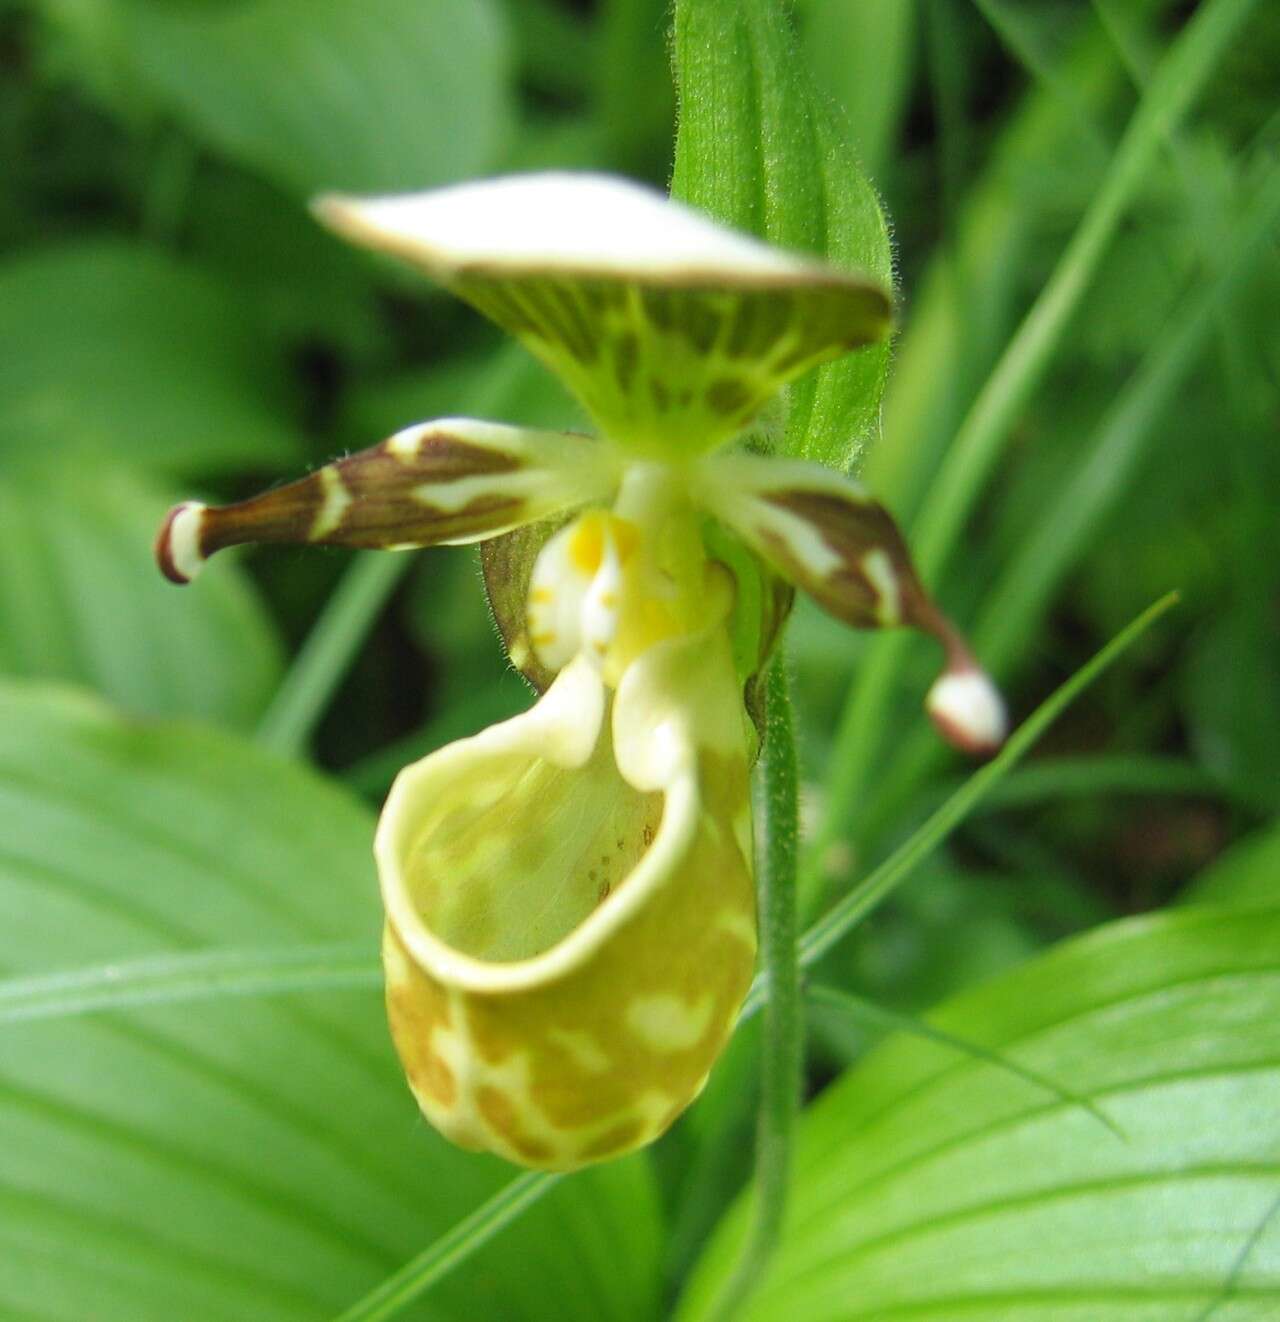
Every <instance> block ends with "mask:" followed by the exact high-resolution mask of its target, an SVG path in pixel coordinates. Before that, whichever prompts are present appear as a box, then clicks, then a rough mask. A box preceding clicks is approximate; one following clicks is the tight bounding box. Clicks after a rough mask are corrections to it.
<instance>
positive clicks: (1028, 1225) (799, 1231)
mask: <svg viewBox="0 0 1280 1322" xmlns="http://www.w3.org/2000/svg"><path fill="white" fill-rule="evenodd" d="M1277 950H1280V913H1258V912H1253V913H1247V914H1245V913H1240V912H1238V911H1229V910H1218V909H1202V910H1186V911H1184V912H1182V913H1178V914H1174V915H1162V916H1158V917H1154V918H1148V919H1143V920H1137V921H1132V922H1125V923H1118V924H1114V925H1111V926H1109V927H1107V928H1103V929H1100V930H1098V931H1095V932H1094V933H1091V934H1090V935H1089V936H1087V937H1085V938H1083V939H1081V940H1077V941H1072V942H1068V943H1067V944H1065V945H1063V946H1061V947H1059V948H1057V949H1055V950H1053V951H1051V952H1050V953H1049V954H1047V955H1045V956H1044V957H1042V958H1040V959H1037V960H1035V961H1034V962H1033V963H1031V964H1029V965H1026V966H1025V967H1023V968H1021V969H1019V970H1017V971H1016V972H1014V973H1012V974H1010V975H1007V976H1005V977H1002V978H1000V979H997V980H995V981H993V982H991V983H989V984H987V985H986V986H985V987H982V988H980V989H978V990H976V991H973V992H971V993H968V994H966V995H963V996H961V997H959V998H957V999H956V1000H953V1001H951V1002H950V1003H948V1005H947V1006H946V1007H944V1009H942V1010H941V1011H939V1012H938V1014H937V1015H936V1016H934V1018H933V1022H934V1023H935V1024H936V1025H937V1027H939V1028H941V1029H943V1030H945V1031H946V1032H949V1033H952V1034H955V1035H958V1036H963V1037H965V1038H967V1039H969V1040H972V1041H976V1042H979V1043H981V1044H982V1045H983V1046H984V1047H986V1048H988V1049H993V1050H998V1051H1000V1052H1001V1053H1002V1054H1004V1055H1006V1056H1009V1057H1010V1058H1012V1059H1015V1060H1016V1061H1018V1062H1019V1063H1021V1064H1022V1065H1024V1066H1027V1067H1030V1068H1033V1069H1035V1070H1037V1071H1039V1072H1041V1073H1043V1074H1046V1075H1049V1076H1051V1077H1054V1078H1059V1079H1068V1080H1070V1082H1071V1085H1072V1087H1073V1088H1074V1089H1075V1090H1076V1091H1077V1092H1079V1093H1081V1094H1084V1095H1087V1096H1089V1097H1091V1098H1092V1099H1093V1100H1094V1101H1095V1102H1096V1103H1097V1104H1098V1105H1099V1106H1100V1107H1101V1108H1102V1109H1103V1110H1104V1111H1105V1112H1106V1113H1107V1114H1108V1115H1109V1116H1110V1117H1111V1118H1112V1120H1114V1121H1115V1122H1116V1123H1117V1124H1118V1125H1119V1126H1120V1128H1121V1129H1122V1130H1123V1131H1124V1132H1125V1134H1127V1135H1128V1138H1129V1141H1128V1142H1124V1141H1121V1140H1119V1139H1113V1138H1110V1137H1108V1136H1107V1135H1106V1134H1105V1133H1104V1132H1103V1131H1101V1130H1100V1129H1099V1128H1098V1126H1097V1124H1096V1123H1095V1122H1094V1121H1093V1120H1092V1118H1090V1117H1089V1116H1087V1115H1086V1114H1083V1113H1082V1112H1081V1111H1080V1109H1079V1108H1078V1107H1075V1106H1070V1105H1063V1104H1062V1103H1061V1102H1060V1101H1057V1100H1049V1099H1047V1098H1046V1096H1045V1093H1044V1091H1043V1090H1042V1089H1039V1088H1036V1087H1033V1086H1032V1085H1030V1084H1025V1083H1023V1082H1021V1081H1018V1080H1014V1079H1011V1078H1010V1077H1009V1075H1008V1073H1007V1072H1006V1071H1005V1070H1003V1069H1001V1068H999V1067H997V1066H994V1065H991V1064H987V1063H984V1062H981V1061H978V1060H975V1059H968V1060H960V1059H958V1058H957V1057H956V1056H955V1054H954V1053H953V1052H951V1051H950V1050H948V1049H947V1048H944V1047H940V1046H936V1045H933V1044H929V1043H927V1042H923V1041H920V1040H918V1039H910V1038H905V1037H902V1036H897V1037H894V1038H892V1039H890V1040H889V1041H888V1042H887V1043H886V1044H885V1045H884V1046H883V1047H881V1048H880V1049H878V1050H877V1051H875V1052H874V1053H873V1054H872V1055H871V1056H869V1057H868V1058H867V1060H866V1061H865V1062H864V1063H863V1064H862V1065H860V1066H859V1067H857V1068H855V1069H853V1070H851V1071H849V1072H848V1073H847V1074H846V1075H845V1076H843V1077H842V1078H841V1079H840V1080H839V1081H838V1082H837V1083H836V1084H835V1085H833V1086H832V1087H831V1088H830V1089H828V1091H827V1092H826V1093H825V1094H823V1096H822V1097H821V1098H820V1099H819V1100H818V1102H817V1103H816V1104H815V1105H814V1106H813V1107H812V1108H811V1110H810V1112H809V1113H808V1115H807V1116H806V1119H805V1123H804V1126H803V1130H802V1142H801V1148H800V1153H799V1157H798V1164H797V1176H796V1183H795V1186H794V1190H793V1210H792V1214H791V1216H790V1219H789V1221H788V1229H787V1235H786V1238H785V1240H784V1242H783V1245H782V1247H781V1248H780V1250H779V1252H778V1255H777V1258H776V1259H775V1266H774V1268H773V1270H772V1271H771V1272H770V1274H769V1275H768V1277H767V1278H766V1279H765V1281H764V1282H763V1284H762V1286H761V1289H760V1293H759V1294H758V1295H757V1296H756V1298H755V1300H754V1301H753V1302H752V1304H751V1305H750V1306H749V1307H747V1308H746V1309H744V1310H743V1311H742V1314H741V1319H742V1322H763V1320H764V1319H774V1318H779V1319H794V1318H798V1317H802V1318H804V1319H805V1322H828V1320H831V1322H835V1319H839V1322H858V1320H861V1319H867V1320H868V1322H870V1319H875V1320H876V1322H880V1320H881V1319H887V1318H897V1317H902V1318H911V1319H915V1320H916V1322H959V1320H960V1319H976V1318H982V1319H984V1322H1078V1320H1079V1322H1083V1320H1084V1319H1088V1322H1147V1320H1148V1319H1151V1320H1152V1322H1154V1320H1155V1319H1160V1322H1198V1319H1201V1318H1204V1317H1206V1316H1207V1315H1208V1313H1207V1310H1208V1309H1209V1308H1211V1307H1213V1306H1214V1305H1215V1304H1217V1303H1219V1301H1220V1307H1219V1308H1217V1309H1216V1311H1215V1312H1214V1313H1213V1316H1214V1317H1215V1319H1218V1320H1219V1322H1224V1320H1225V1319H1232V1318H1238V1319H1242V1320H1243V1319H1246V1318H1259V1319H1261V1318H1262V1317H1264V1316H1270V1315H1271V1313H1272V1312H1274V1311H1275V1309H1276V1308H1277V1306H1278V1305H1280V1258H1278V1257H1277V1253H1276V1249H1277V1245H1280V1234H1278V1233H1277V1231H1280V1227H1277V1226H1276V1225H1275V1224H1274V1221H1273V1220H1269V1217H1270V1216H1271V1214H1272V1213H1273V1211H1274V1209H1275V1207H1276V1195H1277V1190H1278V1189H1280V1167H1278V1166H1277V1164H1276V1158H1277V1152H1278V1151H1280V1021H1278V1020H1277V1018H1276V1015H1275V1004H1276V997H1277V995H1278V994H1280V960H1278V959H1277ZM742 1211H743V1209H742V1208H741V1207H739V1208H738V1209H736V1211H735V1214H734V1215H733V1216H732V1218H731V1219H730V1221H729V1222H728V1224H727V1225H726V1226H725V1227H723V1228H722V1233H721V1234H720V1235H719V1237H718V1238H717V1240H716V1241H715V1243H714V1244H713V1247H712V1249H711V1251H710V1252H709V1253H708V1255H707V1257H706V1259H705V1260H704V1263H703V1265H702V1268H701V1270H700V1271H699V1273H698V1274H697V1276H696V1277H695V1283H694V1286H693V1288H692V1290H691V1292H690V1295H689V1297H688V1298H687V1300H686V1301H685V1306H684V1307H683V1308H682V1309H681V1310H680V1313H679V1316H680V1317H681V1318H682V1319H690V1318H697V1317H701V1316H704V1307H705V1305H706V1303H707V1301H708V1300H709V1299H710V1298H711V1297H712V1295H713V1292H714V1290H715V1288H716V1286H717V1285H718V1283H719V1281H720V1280H721V1279H722V1278H723V1275H724V1273H725V1271H726V1269H727V1268H728V1266H729V1264H730V1263H731V1262H732V1260H733V1258H732V1253H733V1247H734V1244H735V1243H736V1241H737V1239H738V1238H739V1236H740V1234H741V1231H742V1227H743V1223H744V1218H743V1215H742ZM1259 1232H1261V1233H1259ZM1245 1250H1249V1252H1248V1253H1247V1255H1246V1253H1245Z"/></svg>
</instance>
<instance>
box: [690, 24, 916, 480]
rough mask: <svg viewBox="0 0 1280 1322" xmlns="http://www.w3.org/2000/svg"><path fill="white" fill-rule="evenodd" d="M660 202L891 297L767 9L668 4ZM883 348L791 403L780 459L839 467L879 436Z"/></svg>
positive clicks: (825, 375)
mask: <svg viewBox="0 0 1280 1322" xmlns="http://www.w3.org/2000/svg"><path fill="white" fill-rule="evenodd" d="M675 60H676V74H677V82H678V84H679V90H680V132H679V136H678V138H677V141H676V164H675V175H674V178H673V179H672V185H671V191H672V195H673V196H675V197H678V198H680V199H681V200H682V201H685V202H688V203H690V204H691V205H693V206H696V207H699V208H701V209H702V210H704V211H707V212H709V213H710V214H711V215H712V216H714V217H715V218H716V219H717V220H720V221H722V222H724V223H725V224H729V225H733V226H735V227H736V228H738V229H744V230H747V231H748V232H750V233H754V234H758V235H761V236H762V237H764V238H766V239H768V240H770V241H771V242H773V243H777V244H781V245H783V246H784V247H788V248H794V249H798V250H801V251H806V252H812V253H817V254H820V255H822V256H824V257H826V258H827V259H828V260H829V261H830V262H831V263H832V264H834V265H836V266H840V267H844V268H847V269H851V270H860V271H863V272H864V273H865V274H867V275H868V276H870V277H871V278H872V279H873V280H876V281H878V282H879V283H881V284H882V285H883V286H884V287H885V288H886V289H888V288H891V287H892V284H893V262H892V251H891V248H890V243H889V232H888V226H887V222H886V220H885V216H884V213H883V211H882V210H881V208H880V203H879V199H878V198H877V197H876V194H875V190H874V189H873V188H872V187H871V185H870V183H869V182H868V181H867V179H866V178H865V176H864V175H863V174H862V172H861V170H860V169H859V168H858V164H857V162H856V160H855V159H854V157H853V154H852V152H851V150H850V149H849V147H848V144H847V143H846V142H845V141H844V139H843V137H842V136H841V134H840V132H839V130H838V129H837V127H836V126H835V124H834V122H833V120H832V118H831V116H830V114H829V113H828V111H827V110H826V108H825V106H824V105H823V104H822V103H821V102H820V101H819V99H818V98H817V96H816V95H815V92H814V89H813V87H812V85H811V83H810V81H809V80H808V78H807V77H806V75H805V74H804V72H803V70H802V65H801V63H800V61H799V58H798V56H797V54H796V52H795V50H794V48H793V42H792V40H791V34H790V33H789V31H788V30H787V25H786V21H785V19H784V16H783V9H782V6H781V5H780V4H777V3H775V0H680V3H678V4H677V5H676V13H675ZM888 357H889V346H888V343H887V341H882V342H881V343H880V344H878V345H874V346H872V347H871V348H869V349H864V350H862V351H860V352H859V353H857V354H853V355H847V356H846V357H844V358H841V359H838V360H837V361H835V362H833V363H829V364H827V365H826V366H825V367H822V368H820V369H819V370H818V372H817V373H815V374H814V375H812V376H810V377H808V378H806V379H804V380H802V381H800V382H797V383H796V384H794V385H793V386H792V387H791V388H790V390H789V407H788V417H787V427H786V435H785V439H784V440H783V443H782V447H781V448H782V449H783V451H784V452H785V453H787V454H790V455H795V456H799V457H803V458H807V459H816V460H819V461H820V462H823V463H827V464H831V465H833V466H835V467H841V468H847V467H849V466H851V465H852V464H853V463H854V462H855V461H856V460H857V458H858V456H859V455H860V453H861V451H862V449H863V447H864V446H865V445H866V443H867V442H868V441H869V440H870V439H871V438H872V437H873V436H874V434H875V433H876V431H877V430H878V425H879V424H878V416H879V406H880V395H881V392H882V391H883V388H884V380H885V374H886V372H887V367H888Z"/></svg>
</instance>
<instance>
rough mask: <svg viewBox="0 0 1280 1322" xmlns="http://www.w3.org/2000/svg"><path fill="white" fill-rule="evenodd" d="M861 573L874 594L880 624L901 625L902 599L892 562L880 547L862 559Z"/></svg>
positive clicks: (873, 549)
mask: <svg viewBox="0 0 1280 1322" xmlns="http://www.w3.org/2000/svg"><path fill="white" fill-rule="evenodd" d="M862 572H863V575H864V576H865V577H866V580H867V582H868V583H870V584H871V586H872V588H873V589H874V590H875V594H876V615H877V616H878V617H879V620H880V623H881V624H901V623H902V598H901V595H900V593H899V591H898V576H897V574H895V573H894V569H893V560H892V559H891V558H890V556H889V552H888V551H886V550H885V549H884V547H882V546H877V547H873V548H872V549H871V550H870V551H868V552H867V553H866V555H864V556H863V557H862Z"/></svg>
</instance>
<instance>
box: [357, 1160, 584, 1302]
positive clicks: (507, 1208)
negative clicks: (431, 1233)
mask: <svg viewBox="0 0 1280 1322" xmlns="http://www.w3.org/2000/svg"><path fill="white" fill-rule="evenodd" d="M561 1178H562V1177H561V1176H560V1175H558V1174H556V1173H554V1172H551V1171H527V1172H526V1173H525V1174H524V1175H521V1176H518V1177H517V1178H516V1179H514V1180H512V1181H511V1183H510V1184H508V1185H506V1186H505V1187H504V1188H502V1189H499V1190H498V1192H497V1193H496V1194H494V1195H493V1197H492V1198H490V1199H489V1201H488V1202H486V1203H481V1204H480V1206H479V1207H477V1208H476V1210H475V1211H474V1212H472V1213H471V1215H470V1216H469V1217H467V1218H466V1219H465V1220H463V1221H459V1222H458V1224H457V1225H456V1226H454V1228H453V1229H452V1230H450V1231H449V1232H448V1233H447V1234H445V1235H441V1236H440V1238H439V1239H438V1240H436V1242H435V1243H434V1244H431V1245H429V1246H428V1247H427V1248H426V1249H424V1250H423V1251H422V1252H421V1253H419V1254H418V1256H417V1257H416V1258H413V1259H411V1260H410V1261H409V1262H407V1263H405V1265H404V1266H403V1267H401V1268H400V1270H399V1271H398V1272H396V1273H395V1275H393V1276H388V1277H387V1279H386V1280H385V1281H383V1282H382V1284H381V1285H379V1286H378V1287H377V1289H375V1290H372V1291H371V1292H370V1293H369V1294H367V1295H365V1297H364V1298H363V1299H361V1300H360V1301H359V1302H358V1303H356V1304H353V1305H352V1306H351V1307H350V1308H348V1309H347V1311H346V1312H345V1313H343V1314H342V1315H341V1316H340V1317H338V1318H337V1319H335V1322H383V1320H384V1319H385V1318H389V1317H395V1315H396V1314H397V1313H399V1312H400V1310H401V1309H403V1308H405V1307H406V1306H407V1305H408V1304H411V1303H412V1302H413V1301H414V1300H415V1299H417V1298H418V1296H419V1295H421V1294H422V1293H423V1291H425V1290H429V1289H430V1288H431V1286H433V1285H434V1284H435V1283H436V1282H437V1281H438V1280H439V1279H440V1278H441V1277H442V1276H445V1275H447V1274H448V1273H449V1272H450V1271H451V1270H452V1269H453V1268H454V1267H456V1266H457V1265H458V1263H460V1262H461V1261H462V1260H463V1259H464V1258H467V1257H470V1255H471V1254H473V1253H474V1252H475V1251H476V1250H477V1249H478V1248H480V1247H481V1246H482V1245H484V1244H487V1243H488V1242H489V1241H490V1240H491V1239H492V1238H493V1237H494V1236H495V1235H496V1234H497V1233H498V1232H499V1231H500V1230H502V1229H503V1227H504V1226H507V1225H509V1224H510V1223H511V1222H512V1221H514V1220H515V1219H516V1217H518V1216H519V1215H520V1213H521V1212H523V1211H524V1210H525V1209H526V1208H527V1207H530V1206H532V1204H534V1203H535V1202H537V1201H538V1199H539V1198H541V1197H542V1196H543V1194H546V1193H549V1192H550V1191H551V1189H552V1187H553V1186H554V1185H555V1184H556V1182H557V1181H558V1180H560V1179H561Z"/></svg>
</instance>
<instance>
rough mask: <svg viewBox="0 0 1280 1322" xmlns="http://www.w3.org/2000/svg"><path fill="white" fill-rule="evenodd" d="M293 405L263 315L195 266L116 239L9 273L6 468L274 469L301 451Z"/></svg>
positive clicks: (33, 260)
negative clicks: (62, 458) (40, 457)
mask: <svg viewBox="0 0 1280 1322" xmlns="http://www.w3.org/2000/svg"><path fill="white" fill-rule="evenodd" d="M285 399H286V396H285V391H284V375H283V365H282V364H281V363H280V362H279V361H278V360H277V359H276V358H275V355H274V354H273V353H272V352H271V351H270V350H269V349H268V347H267V346H266V344H265V343H264V342H263V341H262V340H261V338H260V337H259V336H258V335H257V334H256V333H255V328H254V323H253V319H252V316H251V309H250V308H249V307H248V306H247V305H246V304H245V303H244V302H242V301H241V299H240V298H239V296H238V295H237V294H236V293H235V292H234V291H233V290H232V289H231V288H230V287H228V286H226V285H224V284H222V283H220V282H219V281H217V280H216V279H214V278H213V277H211V276H210V275H208V274H207V273H205V272H203V271H201V270H199V269H197V268H195V267H192V266H189V265H186V264H184V263H181V262H179V261H176V260H175V259H173V258H172V257H169V256H167V255H165V254H164V253H162V252H160V251H158V250H156V249H152V248H147V247H144V246H141V245H131V244H128V243H124V242H121V241H118V240H110V239H108V240H97V241H94V242H92V243H89V242H86V243H80V244H74V245H67V246H65V247H61V248H49V249H45V250H43V251H41V252H37V253H33V254H29V255H23V256H20V257H14V258H11V259H10V260H9V261H8V262H6V263H5V264H4V265H0V460H4V459H7V458H10V457H12V456H13V455H16V454H23V453H36V454H38V453H42V452H44V451H45V450H57V451H59V452H69V451H70V452H85V451H91V452H93V453H95V454H97V455H99V456H102V455H105V456H107V457H108V458H110V459H112V460H128V461H130V462H132V463H135V464H137V465H140V466H145V467H147V468H152V469H157V470H161V471H164V472H168V473H181V474H187V473H193V472H201V473H205V472H211V471H215V470H217V471H225V470H229V469H233V468H238V467H242V466H244V465H246V464H249V465H252V466H253V467H254V468H256V469H264V468H274V467H276V466H278V465H283V464H285V463H287V462H289V461H291V460H294V459H296V457H297V456H298V453H299V450H300V443H299V440H298V437H297V435H296V434H295V433H294V431H293V430H292V429H291V428H290V427H289V426H288V424H287V422H286V421H285V420H284V419H285V418H286V412H285Z"/></svg>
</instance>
